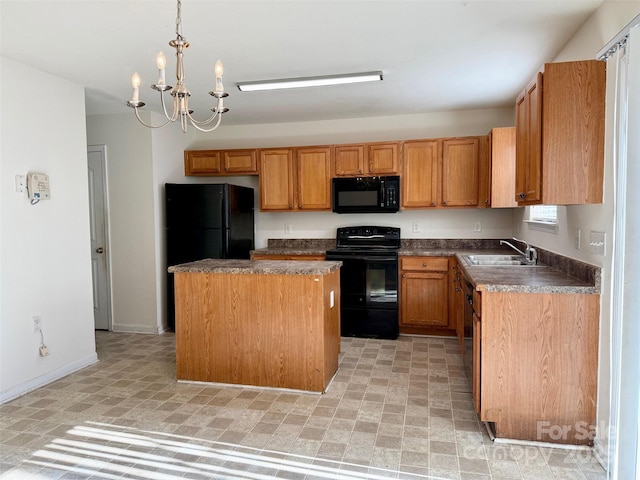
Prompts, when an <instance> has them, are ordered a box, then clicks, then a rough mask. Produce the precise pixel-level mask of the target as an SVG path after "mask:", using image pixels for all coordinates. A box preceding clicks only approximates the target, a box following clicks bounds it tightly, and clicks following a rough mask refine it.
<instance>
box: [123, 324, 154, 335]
mask: <svg viewBox="0 0 640 480" xmlns="http://www.w3.org/2000/svg"><path fill="white" fill-rule="evenodd" d="M112 331H114V332H120V333H145V334H148V335H158V334H160V333H163V332H164V329H162V328H159V327H158V326H157V325H154V326H149V325H112Z"/></svg>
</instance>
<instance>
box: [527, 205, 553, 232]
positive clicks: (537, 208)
mask: <svg viewBox="0 0 640 480" xmlns="http://www.w3.org/2000/svg"><path fill="white" fill-rule="evenodd" d="M524 221H525V223H526V224H527V225H528V226H529V229H530V230H541V231H543V232H549V233H557V232H558V207H557V206H556V205H532V206H531V207H528V208H527V214H526V215H525V220H524Z"/></svg>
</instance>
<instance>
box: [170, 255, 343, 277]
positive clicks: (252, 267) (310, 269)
mask: <svg viewBox="0 0 640 480" xmlns="http://www.w3.org/2000/svg"><path fill="white" fill-rule="evenodd" d="M341 265H342V262H335V261H330V262H319V261H298V260H255V261H254V260H220V259H213V258H208V259H205V260H198V261H197V262H191V263H183V264H181V265H174V266H172V267H169V273H185V272H186V273H238V274H242V273H244V274H261V275H326V274H328V273H331V272H333V271H335V270H337V269H338V268H340V266H341Z"/></svg>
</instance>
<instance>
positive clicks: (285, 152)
mask: <svg viewBox="0 0 640 480" xmlns="http://www.w3.org/2000/svg"><path fill="white" fill-rule="evenodd" d="M259 168H260V210H293V208H294V203H293V188H294V175H293V150H292V149H290V148H274V149H265V150H260V163H259Z"/></svg>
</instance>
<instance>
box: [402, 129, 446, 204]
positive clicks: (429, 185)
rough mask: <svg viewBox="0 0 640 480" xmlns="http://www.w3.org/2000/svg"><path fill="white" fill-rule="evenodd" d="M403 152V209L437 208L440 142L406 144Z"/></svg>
mask: <svg viewBox="0 0 640 480" xmlns="http://www.w3.org/2000/svg"><path fill="white" fill-rule="evenodd" d="M402 152H403V153H402V154H403V159H402V207H403V208H424V207H435V206H436V202H437V198H438V163H439V159H440V142H438V141H437V140H431V141H424V142H405V143H404V147H403V149H402Z"/></svg>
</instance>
